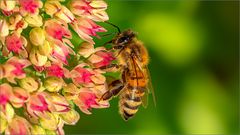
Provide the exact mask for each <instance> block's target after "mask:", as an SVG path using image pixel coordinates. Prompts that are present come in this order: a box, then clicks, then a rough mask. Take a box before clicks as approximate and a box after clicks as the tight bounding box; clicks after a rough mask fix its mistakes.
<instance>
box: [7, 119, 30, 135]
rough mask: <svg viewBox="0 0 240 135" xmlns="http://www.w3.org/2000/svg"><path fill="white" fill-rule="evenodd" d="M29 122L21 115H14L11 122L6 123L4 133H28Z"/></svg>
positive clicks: (25, 134) (21, 134) (16, 134)
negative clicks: (6, 126)
mask: <svg viewBox="0 0 240 135" xmlns="http://www.w3.org/2000/svg"><path fill="white" fill-rule="evenodd" d="M30 127H31V125H30V123H29V122H28V121H27V120H26V119H24V118H23V117H19V116H15V117H14V118H13V120H12V122H11V123H9V124H8V128H7V130H6V134H11V135H29V134H30Z"/></svg>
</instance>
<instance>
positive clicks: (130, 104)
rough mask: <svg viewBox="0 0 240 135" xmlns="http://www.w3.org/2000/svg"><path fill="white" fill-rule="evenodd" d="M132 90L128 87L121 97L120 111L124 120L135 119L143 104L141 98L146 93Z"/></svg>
mask: <svg viewBox="0 0 240 135" xmlns="http://www.w3.org/2000/svg"><path fill="white" fill-rule="evenodd" d="M132 88H133V87H131V86H128V87H127V88H126V89H125V90H124V92H123V93H122V94H121V97H120V102H119V111H120V114H121V115H122V117H123V118H124V120H128V119H129V118H131V117H133V116H134V115H135V114H136V113H137V111H138V108H139V106H140V105H141V104H142V101H141V97H142V96H143V95H144V91H142V90H138V89H135V88H134V89H132Z"/></svg>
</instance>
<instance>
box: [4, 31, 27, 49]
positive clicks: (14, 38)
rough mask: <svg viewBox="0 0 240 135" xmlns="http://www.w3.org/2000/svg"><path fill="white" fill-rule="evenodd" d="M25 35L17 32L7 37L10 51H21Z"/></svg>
mask: <svg viewBox="0 0 240 135" xmlns="http://www.w3.org/2000/svg"><path fill="white" fill-rule="evenodd" d="M23 38H24V37H20V36H18V35H17V34H15V33H14V34H12V35H9V36H7V37H6V45H7V49H8V50H9V51H12V52H14V53H19V52H20V50H21V49H22V48H23V46H24V39H23Z"/></svg>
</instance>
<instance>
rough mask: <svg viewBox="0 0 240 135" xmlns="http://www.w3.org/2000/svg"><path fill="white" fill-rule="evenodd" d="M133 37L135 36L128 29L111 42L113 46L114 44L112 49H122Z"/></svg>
mask: <svg viewBox="0 0 240 135" xmlns="http://www.w3.org/2000/svg"><path fill="white" fill-rule="evenodd" d="M135 36H136V34H135V33H134V32H133V31H132V30H130V29H128V30H125V31H123V32H121V33H119V34H118V35H117V36H116V37H115V39H114V40H113V44H114V46H113V48H114V49H122V48H123V47H125V46H126V45H127V44H128V43H130V42H131V41H132V39H133V38H134V37H135Z"/></svg>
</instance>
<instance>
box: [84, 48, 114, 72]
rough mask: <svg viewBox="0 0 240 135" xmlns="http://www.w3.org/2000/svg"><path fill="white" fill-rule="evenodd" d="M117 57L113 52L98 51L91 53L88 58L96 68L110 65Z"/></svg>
mask: <svg viewBox="0 0 240 135" xmlns="http://www.w3.org/2000/svg"><path fill="white" fill-rule="evenodd" d="M115 59H116V58H115V57H114V56H113V53H112V52H106V51H98V52H96V53H95V54H93V55H91V57H90V58H89V59H88V60H89V61H90V62H91V63H92V65H93V66H94V67H96V68H100V67H104V66H108V65H110V64H111V62H112V61H113V60H115Z"/></svg>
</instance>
